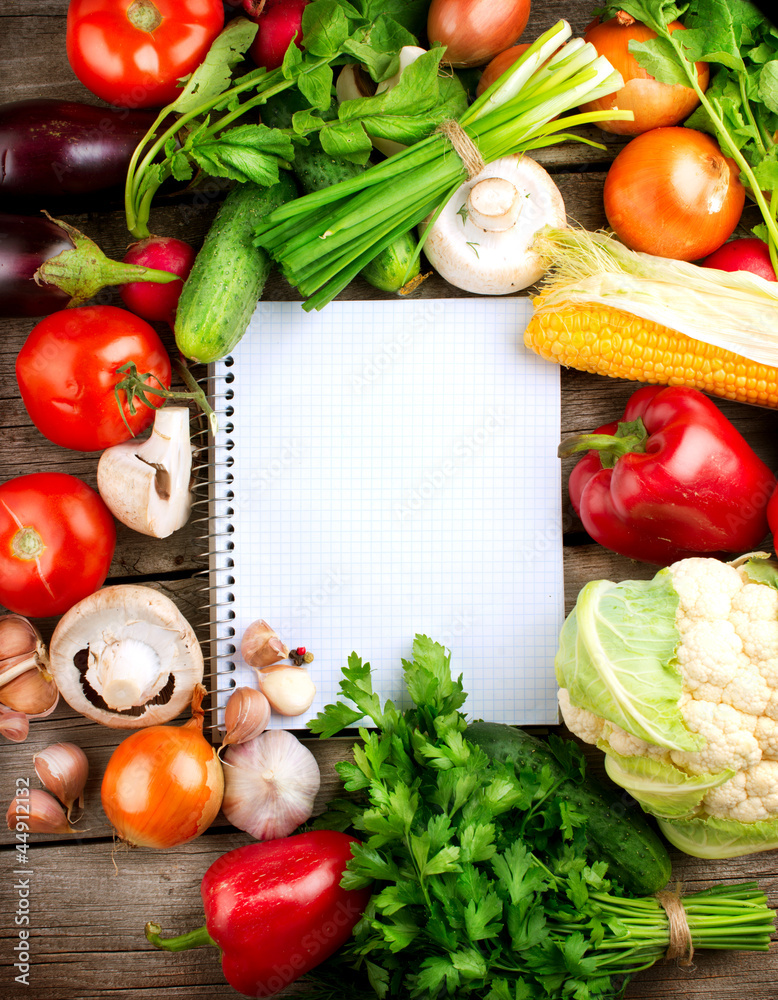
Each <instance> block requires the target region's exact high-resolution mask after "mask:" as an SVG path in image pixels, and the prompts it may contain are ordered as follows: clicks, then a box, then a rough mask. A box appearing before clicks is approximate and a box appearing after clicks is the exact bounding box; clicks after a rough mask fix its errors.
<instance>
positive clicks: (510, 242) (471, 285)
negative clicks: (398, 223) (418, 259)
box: [419, 155, 567, 295]
mask: <svg viewBox="0 0 778 1000" xmlns="http://www.w3.org/2000/svg"><path fill="white" fill-rule="evenodd" d="M429 221H430V220H429V219H427V220H425V222H423V223H422V224H421V225H420V226H419V233H420V235H423V234H424V233H425V231H426V228H427V225H428V224H429ZM545 225H551V226H555V227H558V228H562V227H563V226H566V225H567V217H566V214H565V205H564V202H563V200H562V195H561V194H560V193H559V189H558V188H557V186H556V184H554V181H553V180H552V179H551V177H550V175H549V174H548V173H547V172H546V171H545V170H544V169H543V167H541V166H540V164H539V163H536V162H535V160H533V159H531V158H530V157H529V156H523V155H514V156H504V157H503V158H502V159H500V160H495V161H494V162H493V163H490V164H489V165H488V166H487V167H486V168H485V169H484V170H482V171H481V172H480V173H479V174H478V175H477V176H476V177H474V178H472V179H471V180H468V181H466V182H465V183H464V184H463V185H462V186H461V187H460V188H458V190H457V191H456V192H455V193H454V195H453V197H451V198H450V199H449V201H448V202H447V203H446V205H445V206H444V208H443V211H442V212H441V213H440V215H439V216H438V218H437V220H435V222H434V223H433V225H432V226H431V228H430V229H429V232H427V236H426V240H425V243H424V253H425V254H426V256H427V259H428V260H429V262H430V264H431V265H432V266H433V267H434V268H435V270H436V271H437V272H438V274H440V275H441V277H443V278H445V279H446V281H448V282H449V284H451V285H454V286H455V287H457V288H461V289H463V290H464V291H466V292H476V293H478V294H481V295H508V294H510V293H511V292H516V291H519V290H520V289H522V288H526V287H527V286H528V285H531V284H533V283H534V282H535V281H537V280H538V278H540V277H541V276H542V275H543V272H544V270H545V268H544V266H543V263H542V261H541V258H540V257H539V255H538V254H537V253H535V252H534V251H533V250H531V249H530V244H531V243H532V239H533V237H534V235H535V233H536V232H537V231H538V230H539V229H541V228H542V227H543V226H545Z"/></svg>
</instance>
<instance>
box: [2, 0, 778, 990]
mask: <svg viewBox="0 0 778 1000" xmlns="http://www.w3.org/2000/svg"><path fill="white" fill-rule="evenodd" d="M594 6H596V5H594V4H593V3H589V2H586V0H568V2H561V0H547V2H545V3H543V4H540V3H539V2H538V3H536V4H535V8H534V9H533V11H532V14H531V20H530V24H529V26H528V28H527V31H526V32H525V34H524V36H523V38H524V39H525V40H527V39H532V38H534V37H536V35H537V34H539V33H540V32H541V31H543V30H545V29H546V28H548V27H549V26H550V25H551V24H553V23H554V22H555V21H557V20H558V19H559V18H560V17H565V18H567V19H568V20H569V21H570V23H571V24H572V27H573V29H574V32H575V33H577V34H580V33H582V32H583V30H584V28H585V26H586V24H587V23H588V22H589V20H590V18H591V9H592V8H593V7H594ZM66 11H67V0H24V2H22V0H6V2H5V3H4V4H3V5H2V10H0V101H1V102H7V101H12V100H17V99H21V98H32V97H63V98H70V99H75V100H84V101H88V102H91V103H99V102H97V100H96V98H94V97H93V96H92V95H91V94H89V93H88V92H87V91H86V90H85V89H84V88H83V87H82V86H81V84H80V83H79V82H78V81H77V80H76V78H75V77H74V75H73V74H72V72H71V70H70V67H69V65H68V62H67V58H66V55H65V17H66ZM588 134H590V135H591V136H592V137H594V138H597V139H599V140H600V141H602V142H604V144H605V145H606V147H607V151H606V152H602V151H601V150H597V149H593V148H591V147H588V146H585V145H582V144H565V145H563V146H560V147H552V148H551V149H549V150H547V151H544V152H539V153H538V154H537V159H538V160H540V161H541V162H542V163H543V164H544V165H545V166H546V167H547V168H548V169H549V170H550V171H551V172H552V173H553V174H554V177H555V180H556V182H557V184H558V186H559V188H560V190H561V192H562V195H563V197H564V199H565V203H566V206H567V211H568V215H569V217H570V219H571V220H575V221H576V222H578V223H581V224H583V225H584V226H586V227H588V228H590V229H593V228H596V227H598V226H602V225H604V224H605V218H604V214H603V209H602V185H603V180H604V177H605V172H606V170H607V167H608V163H609V161H610V159H612V156H613V155H614V154H615V152H616V151H618V149H619V148H621V145H622V144H623V141H622V140H619V139H616V138H614V137H609V136H607V135H605V134H604V133H601V132H599V131H598V130H595V129H592V130H589V133H588ZM189 204H190V200H188V199H187V198H186V197H181V198H178V199H174V200H173V201H171V202H169V203H167V204H165V203H163V202H162V201H160V202H159V206H160V207H158V208H156V209H155V210H154V213H153V216H152V229H153V230H154V231H156V232H158V233H160V234H164V235H170V236H177V237H180V238H184V239H187V240H188V241H190V242H193V243H194V244H196V245H198V244H199V242H200V241H201V240H202V237H203V235H204V233H205V231H206V229H207V227H208V225H209V223H210V221H211V219H212V217H213V215H214V213H215V210H216V207H217V204H218V199H211V201H209V203H208V204H207V205H206V206H205V207H200V208H199V209H198V210H197V211H195V212H192V211H186V210H184V209H182V205H184V206H187V205H189ZM39 207H40V208H47V209H50V210H51V209H52V208H53V207H54V206H49V205H47V204H45V203H41V205H40V206H39ZM14 208H15V206H14V205H12V204H5V203H0V210H2V211H14ZM749 211H750V212H753V210H747V211H746V214H745V216H744V222H749V220H751V219H752V215H751V214H749ZM60 214H61V213H60ZM63 217H64V218H67V220H68V221H70V222H71V223H72V224H75V225H76V226H78V227H79V228H80V229H82V230H83V231H84V232H85V233H86V234H87V235H89V236H91V237H92V238H93V239H95V240H97V242H98V243H99V244H100V245H101V246H102V247H103V249H104V250H105V251H106V253H108V254H109V255H110V256H115V257H121V256H122V254H123V250H124V247H125V246H126V245H127V244H128V243H129V242H130V238H129V236H128V234H127V232H126V229H125V226H124V217H123V212H122V211H121V203H120V200H119V198H118V197H114V198H113V199H111V198H109V199H105V198H101V199H99V200H95V199H91V200H90V199H85V200H84V202H83V203H82V204H80V205H78V206H76V207H75V208H74V209H73V210H71V211H70V214H68V215H65V216H63ZM377 294H378V293H376V291H375V289H372V288H370V287H369V286H367V285H363V284H359V283H354V284H353V285H352V286H351V287H349V288H348V289H347V290H346V292H345V293H344V294H343V296H342V297H343V298H366V297H376V296H377ZM417 294H418V295H420V296H425V297H450V296H460V295H462V294H463V293H461V292H458V291H457V290H456V289H454V288H452V287H450V286H448V285H447V284H446V283H445V282H443V281H442V280H441V279H439V278H437V277H433V278H431V279H430V280H429V281H427V282H426V283H425V284H423V285H422V286H421V289H420V291H419V292H418V293H417ZM265 297H266V298H268V299H297V298H299V296H298V295H297V294H296V292H295V291H294V290H293V289H291V288H289V286H287V285H286V284H285V283H284V281H283V280H282V279H281V278H280V277H272V278H271V280H270V282H269V283H268V286H267V288H266V292H265ZM117 298H118V297H117ZM101 301H103V300H101ZM106 301H110V299H107V300H106ZM0 322H1V323H2V339H0V427H1V428H2V432H1V434H0V454H1V455H2V463H3V468H2V477H3V479H10V478H12V477H14V476H17V475H20V474H23V473H28V472H32V471H39V470H59V471H63V472H69V473H72V474H73V475H76V476H79V477H81V478H82V479H84V480H85V481H86V482H88V483H90V484H91V485H92V486H94V485H95V470H96V465H97V457H96V456H95V455H94V454H80V453H77V452H73V451H66V450H64V449H61V448H57V447H56V446H54V445H52V444H50V443H49V442H48V441H46V440H45V439H44V438H43V437H42V436H41V435H40V434H39V433H38V431H37V430H36V429H35V427H34V426H33V425H32V424H31V422H30V420H29V418H28V416H27V414H26V411H25V409H24V407H23V405H22V402H21V399H20V397H19V393H18V390H17V386H16V381H15V377H14V360H15V357H16V354H17V352H18V350H19V348H20V347H21V346H22V344H23V342H24V340H25V338H26V336H27V334H28V333H29V331H30V330H31V328H32V326H33V325H34V322H35V321H34V320H3V321H0ZM159 330H160V333H162V334H163V337H164V338H165V340H166V343H167V344H168V346H169V347H170V348H171V349H172V348H173V344H172V340H171V338H170V335H169V332H166V331H164V330H163V329H162V327H159ZM200 374H205V373H204V372H202V373H200ZM634 388H635V385H634V384H632V383H626V382H620V381H616V380H610V379H604V378H599V377H596V376H589V375H585V374H581V373H579V372H574V371H563V372H562V431H563V435H565V434H570V433H573V432H576V431H581V430H587V429H592V428H594V427H595V426H597V425H599V424H601V423H604V422H606V421H608V420H611V419H614V416H617V415H619V414H620V412H621V410H622V407H623V404H624V402H625V400H626V399H627V397H628V396H629V395H630V393H631V392H632V391H633V390H634ZM721 408H722V410H723V411H724V412H725V413H726V414H727V416H728V417H729V418H730V419H731V420H732V421H733V422H734V423H735V424H736V426H737V427H738V428H739V429H740V430H741V432H743V433H744V434H745V435H746V436H747V438H748V440H749V441H750V442H751V443H752V444H753V446H754V447H755V448H756V450H757V451H758V452H759V454H760V455H761V456H762V457H763V458H764V459H765V461H766V462H767V463H768V464H769V465H770V466H771V468H778V434H776V431H777V430H778V413H775V412H772V411H767V410H761V409H757V408H752V407H748V406H745V405H738V404H728V403H722V404H721ZM571 464H572V462H571V460H565V461H563V462H562V463H561V477H562V483H563V484H565V483H566V480H567V475H568V473H569V470H570V467H571ZM563 496H564V497H565V506H564V509H563V511H562V519H563V520H562V523H563V526H564V529H565V533H564V565H565V589H566V605H567V609H568V610H569V609H570V608H571V607H572V605H573V603H574V601H575V597H576V594H577V593H578V591H579V589H580V587H581V586H582V585H583V584H584V583H585V582H587V581H588V580H591V579H596V578H601V577H610V578H611V579H624V578H627V577H633V578H634V577H650V576H651V575H653V573H654V569H653V567H651V566H648V565H645V564H640V563H635V562H631V561H629V560H626V559H622V558H621V557H618V556H615V555H613V554H612V553H610V552H608V551H606V550H605V549H604V548H601V547H599V546H597V545H595V544H592V543H591V541H590V540H589V539H588V538H587V536H586V535H585V533H584V532H583V531H582V530H581V526H580V524H579V523H578V522H576V520H575V518H574V516H573V515H572V513H571V512H570V510H569V508H568V507H567V505H566V490H564V489H563ZM201 551H202V543H201V541H200V539H199V537H198V530H197V527H196V525H193V524H191V523H190V524H189V525H187V526H186V527H185V528H183V529H182V530H180V531H179V532H177V533H176V534H174V535H173V536H172V537H171V538H170V539H165V540H156V539H149V538H145V537H143V536H140V535H137V534H134V533H133V532H131V531H130V530H129V529H125V528H122V527H120V528H119V533H118V543H117V546H116V553H115V557H114V560H113V564H112V566H111V571H110V577H109V581H108V582H109V583H120V582H141V583H146V584H149V585H151V586H153V587H156V588H158V589H159V590H161V591H163V592H164V593H166V594H168V595H169V596H170V597H171V598H172V599H173V600H174V601H175V602H176V603H177V604H178V606H179V607H180V608H181V610H182V611H183V612H184V614H185V615H186V616H187V617H188V619H189V620H190V621H191V622H192V623H193V624H194V625H196V626H198V627H200V628H203V626H204V624H205V618H204V612H203V610H202V606H203V605H204V604H206V603H207V595H205V596H204V595H203V593H202V587H203V579H202V577H201V576H197V575H196V574H197V572H198V571H199V570H201V569H202V563H201V562H200V560H199V553H200V552H201ZM54 624H55V623H54V621H48V620H47V621H43V622H41V623H40V626H41V629H42V631H43V632H44V635H45V636H49V635H50V634H51V631H52V629H53V626H54ZM201 634H202V635H203V637H205V635H206V632H205V630H203V631H202V633H201ZM122 735H123V734H122V733H121V732H120V731H114V730H111V729H108V728H105V727H102V726H99V725H97V724H95V723H92V722H90V721H88V720H87V719H85V718H83V717H81V716H79V715H77V714H75V713H74V712H73V711H72V710H70V709H69V708H68V706H67V705H65V704H64V703H61V704H60V706H59V707H58V709H57V710H56V712H55V713H54V714H53V715H52V716H51V717H50V718H48V719H46V720H40V721H36V722H34V723H33V724H32V726H31V732H30V736H29V738H28V739H27V741H26V742H24V743H21V744H13V743H9V742H7V741H5V740H2V742H1V743H0V804H2V811H3V813H4V812H5V808H6V805H7V803H8V802H9V801H10V799H11V798H12V797H13V794H14V793H13V790H14V788H15V784H16V781H17V779H20V778H21V779H30V780H31V784H32V785H33V786H35V785H36V784H37V780H36V778H35V774H34V770H33V766H32V756H33V754H34V753H35V752H36V751H38V750H40V749H42V748H43V747H45V746H47V745H49V744H51V743H53V742H56V741H59V740H67V741H72V742H75V743H77V744H79V745H80V746H82V747H83V748H84V750H85V751H86V753H87V755H88V757H89V761H90V767H91V776H90V780H89V783H88V785H87V789H86V796H87V807H86V814H85V816H84V818H83V820H82V821H81V823H80V826H81V828H82V829H83V833H82V834H80V835H79V836H78V837H73V838H62V837H50V836H43V835H33V837H32V847H31V850H30V855H29V857H30V864H29V865H27V866H25V867H24V868H23V869H21V868H20V866H18V865H17V864H16V863H15V858H16V855H15V853H14V840H13V835H12V834H10V833H9V832H8V831H4V832H3V834H2V836H0V845H1V846H0V967H1V971H0V996H2V997H4V998H22V997H27V998H29V997H33V998H35V1000H98V998H101V1000H103V998H112V1000H119V998H125V997H126V998H132V1000H139V998H141V997H149V998H151V997H154V998H156V997H164V998H176V997H187V998H193V997H207V998H221V997H225V998H226V997H234V996H236V995H237V994H236V993H235V992H234V991H233V990H232V989H231V988H230V987H229V986H228V985H227V984H226V983H225V981H224V979H223V977H222V974H221V969H220V967H219V962H218V957H217V953H216V951H215V950H213V949H203V950H199V951H192V952H186V953H182V954H178V955H167V954H163V953H160V952H158V951H155V950H154V949H153V948H151V946H149V945H148V944H147V943H146V940H145V938H144V935H143V926H144V924H145V922H146V921H147V920H149V919H153V920H156V921H157V922H159V923H160V924H161V925H162V926H163V928H164V930H165V931H166V932H167V933H178V932H180V931H183V930H184V929H187V928H191V927H194V926H197V925H199V924H200V923H202V909H201V903H200V896H199V883H200V878H201V876H202V874H203V872H204V871H205V869H206V868H207V867H208V865H210V864H211V862H213V861H214V860H215V859H216V858H217V857H218V856H219V855H221V854H223V853H224V852H225V851H228V850H230V849H232V848H234V847H238V846H240V845H242V844H245V843H247V842H249V840H250V838H249V837H248V836H247V835H246V834H243V833H240V832H238V831H236V830H234V829H233V828H231V827H229V826H228V825H227V824H226V823H225V822H223V821H221V822H218V823H217V824H216V825H215V826H214V827H212V828H211V829H210V830H209V831H207V832H206V833H205V834H204V835H203V836H202V837H200V838H199V839H197V840H195V841H194V842H192V843H190V844H188V845H185V846H184V847H180V848H178V849H174V850H170V851H164V852H158V851H153V850H149V849H134V850H132V851H126V850H124V849H123V848H122V847H121V846H119V845H117V844H115V843H114V841H113V838H112V834H111V829H110V827H109V825H108V823H107V821H106V819H105V816H104V815H103V813H102V810H101V807H100V795H99V789H100V780H101V775H102V772H103V769H104V767H105V764H106V762H107V760H108V757H109V755H110V753H111V752H112V750H113V748H114V746H115V745H116V744H117V743H118V742H119V741H120V740H121V738H122ZM312 749H313V750H314V752H315V753H316V754H317V757H318V758H319V761H320V764H321V768H322V774H323V779H324V781H323V788H322V792H321V794H320V798H319V801H318V805H319V806H321V805H322V804H323V802H324V801H325V800H326V798H327V797H330V796H332V795H333V794H334V793H335V791H336V789H337V776H336V774H335V772H334V770H333V767H332V764H333V761H334V759H335V758H336V757H338V756H339V755H343V754H345V753H346V752H347V745H344V744H343V743H338V742H337V741H333V742H331V743H328V744H324V745H319V744H318V743H316V742H315V741H314V743H313V745H312ZM3 825H5V824H3ZM672 857H673V863H674V868H675V877H676V878H677V879H679V880H681V881H682V883H683V884H684V886H685V887H686V888H687V889H689V890H693V889H695V888H703V887H704V886H707V885H709V884H711V882H714V881H715V882H737V881H742V880H744V879H757V880H758V882H759V883H760V885H761V886H762V887H763V889H764V890H765V891H766V892H767V893H768V895H769V898H770V903H771V905H772V906H773V907H775V906H776V905H778V855H776V853H775V852H767V853H763V854H759V855H751V856H749V857H745V858H742V859H735V860H732V861H721V862H707V861H700V860H697V859H694V858H689V857H686V856H684V855H682V854H680V853H678V852H675V851H673V852H672ZM20 870H21V871H23V874H21V875H19V874H18V871H20ZM19 879H21V880H25V879H28V880H29V882H28V888H27V889H25V890H24V891H27V892H28V893H29V895H28V896H27V897H25V898H28V899H29V913H30V929H31V934H30V973H29V986H26V985H23V984H20V983H17V982H16V981H15V978H14V977H15V975H17V974H18V971H19V970H18V969H15V968H14V967H13V963H14V962H15V961H16V960H17V953H16V952H15V951H14V946H15V945H17V944H18V940H19V939H18V927H17V926H15V923H14V916H15V913H16V911H17V907H18V905H19V900H20V898H22V897H21V896H20V892H22V889H21V888H20V886H19ZM777 983H778V952H777V951H776V950H775V948H774V947H773V948H772V949H771V951H770V952H769V953H754V954H750V953H724V954H719V953H716V952H709V953H701V952H698V953H697V954H696V955H695V968H694V969H693V970H692V971H689V970H687V969H681V968H678V967H676V966H675V965H674V964H661V963H660V964H658V965H656V966H655V967H654V968H653V969H652V970H650V971H648V972H645V973H643V974H641V975H640V976H638V977H637V978H636V979H635V980H633V982H632V983H631V984H630V985H629V987H628V989H627V992H626V997H627V998H631V1000H638V998H642V1000H649V998H651V1000H669V998H675V997H684V998H690V997H700V998H702V997H705V998H707V1000H736V998H744V997H748V998H750V1000H775V998H776V996H778V985H776V984H777Z"/></svg>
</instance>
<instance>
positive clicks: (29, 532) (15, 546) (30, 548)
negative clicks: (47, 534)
mask: <svg viewBox="0 0 778 1000" xmlns="http://www.w3.org/2000/svg"><path fill="white" fill-rule="evenodd" d="M44 548H45V545H44V544H43V539H42V538H41V536H40V535H39V534H38V532H37V531H36V530H35V528H32V527H30V526H29V525H23V526H22V527H21V528H19V530H18V531H17V532H16V534H15V535H14V536H13V539H12V540H11V552H12V554H13V556H14V558H16V559H25V560H29V561H33V560H35V559H39V558H40V557H41V556H42V555H43V550H44Z"/></svg>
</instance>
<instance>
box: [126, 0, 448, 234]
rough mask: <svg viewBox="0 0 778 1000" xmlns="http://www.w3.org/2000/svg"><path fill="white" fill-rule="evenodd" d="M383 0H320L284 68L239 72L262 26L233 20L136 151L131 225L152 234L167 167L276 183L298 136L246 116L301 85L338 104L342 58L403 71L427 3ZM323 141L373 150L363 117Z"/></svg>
mask: <svg viewBox="0 0 778 1000" xmlns="http://www.w3.org/2000/svg"><path fill="white" fill-rule="evenodd" d="M382 5H383V2H382V3H381V4H378V3H376V2H374V0H354V2H349V0H313V2H312V3H309V4H308V5H307V6H306V8H305V11H304V12H303V21H302V28H303V39H302V45H303V49H302V50H300V49H299V48H298V47H297V45H296V44H295V43H294V42H291V43H290V45H289V48H288V49H287V51H286V53H285V56H284V61H283V63H282V65H281V66H280V67H279V68H278V69H275V70H272V71H270V72H268V71H267V70H266V69H264V68H259V69H254V70H251V71H250V72H248V73H246V74H244V75H243V76H240V77H238V78H237V79H235V80H233V71H234V70H235V68H236V67H237V65H238V64H239V63H240V62H241V60H242V59H243V56H244V54H245V52H246V51H247V50H248V47H249V45H250V44H251V42H252V40H253V38H254V35H255V34H256V31H257V26H256V24H254V23H252V22H250V21H248V20H247V19H245V18H240V17H239V18H234V19H233V20H232V21H230V22H229V24H228V25H227V27H226V28H225V29H224V31H223V32H222V33H221V34H220V35H219V36H218V38H217V39H216V40H215V42H214V43H213V45H212V46H211V49H210V51H209V52H208V55H207V56H206V58H205V60H204V62H203V63H202V64H201V65H200V66H199V67H198V68H197V69H196V70H195V72H194V73H193V74H192V75H191V76H190V77H189V78H188V80H187V81H186V83H185V84H184V87H183V89H182V91H181V94H180V95H179V97H178V98H177V99H176V100H175V101H174V102H173V103H172V104H170V105H168V106H167V107H166V108H163V109H162V111H160V113H159V115H158V116H157V119H156V121H155V122H154V124H153V125H152V126H151V128H150V129H149V131H148V133H147V134H146V136H145V137H144V139H143V140H142V141H141V143H140V144H139V146H138V147H137V149H136V150H135V153H134V154H133V157H132V160H131V163H130V166H129V169H128V173H127V181H126V185H125V213H126V216H127V227H128V229H129V230H130V232H131V233H133V235H135V236H139V237H142V236H147V235H148V219H149V212H150V208H151V202H152V200H153V198H154V195H155V194H156V192H157V190H158V189H159V187H160V185H161V184H162V183H163V182H164V181H165V180H166V179H167V178H168V177H174V178H175V179H177V180H183V181H186V180H189V179H190V178H191V177H192V175H193V171H194V167H195V166H196V167H198V168H199V169H200V170H202V171H204V172H205V173H208V174H213V175H215V176H217V177H228V178H231V179H233V180H237V181H246V180H250V181H254V182H255V183H257V184H261V185H265V186H268V185H271V184H273V183H275V181H276V180H277V179H278V165H279V160H281V161H285V160H288V159H291V158H292V155H293V148H292V146H291V140H290V138H289V136H288V135H287V134H286V133H284V132H283V131H280V130H269V129H266V128H264V127H261V126H259V125H257V124H255V123H252V122H251V121H250V120H249V123H248V124H246V123H245V119H244V121H242V122H241V121H239V119H242V118H243V116H245V115H247V114H248V113H249V112H252V111H254V110H255V109H256V108H258V107H260V106H261V105H262V104H264V103H265V102H266V101H267V99H268V98H269V97H272V96H273V95H274V94H277V93H280V92H281V91H282V90H286V89H287V88H289V87H292V86H295V87H298V88H299V90H300V92H301V93H302V94H303V96H304V97H305V98H306V100H307V101H308V103H309V104H310V105H311V107H313V108H319V109H325V108H327V107H329V104H330V99H331V92H332V82H333V72H332V65H333V64H334V63H335V62H336V61H347V60H348V59H349V58H350V57H355V58H359V59H360V60H361V61H363V62H364V63H365V65H366V66H367V68H368V70H369V72H370V73H371V75H373V78H374V79H375V80H376V81H380V80H382V79H386V78H387V77H388V76H390V75H391V74H392V73H394V72H396V70H397V66H398V52H399V50H400V48H401V47H402V46H403V45H409V44H415V42H416V38H415V37H414V35H412V34H411V33H410V31H409V30H408V29H407V27H405V24H406V23H412V24H416V23H417V21H418V16H419V10H420V8H419V5H418V4H417V3H411V4H408V5H406V4H403V3H401V2H400V0H396V2H395V3H392V4H391V5H390V10H391V12H392V14H393V15H396V19H395V17H393V16H389V14H387V13H385V12H384V11H382V10H380V9H379V7H380V6H382ZM169 119H172V121H169ZM320 124H321V123H320ZM233 126H235V127H233ZM431 127H434V126H431ZM357 132H358V133H359V141H358V142H356V144H355V141H354V140H355V137H356V134H357ZM272 133H275V134H272ZM322 144H323V145H324V146H325V148H326V149H328V151H331V152H335V153H337V155H340V156H344V157H347V158H350V159H356V158H359V157H364V153H365V133H364V130H363V129H362V128H361V126H356V125H355V126H354V127H353V131H352V133H350V135H347V136H345V137H344V136H341V137H340V141H339V142H337V143H336V142H333V143H331V144H330V146H329V147H328V146H327V144H326V143H324V142H323V143H322ZM368 145H369V143H368Z"/></svg>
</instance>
